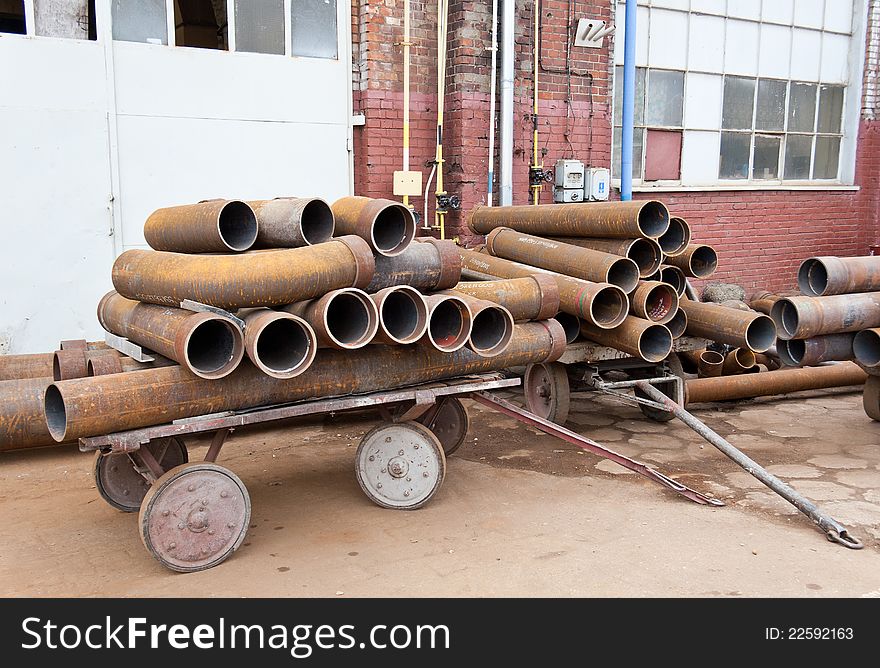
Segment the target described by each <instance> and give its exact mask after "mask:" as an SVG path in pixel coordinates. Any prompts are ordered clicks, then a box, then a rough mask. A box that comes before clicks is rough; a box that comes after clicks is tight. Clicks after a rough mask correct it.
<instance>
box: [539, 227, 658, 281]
mask: <svg viewBox="0 0 880 668" xmlns="http://www.w3.org/2000/svg"><path fill="white" fill-rule="evenodd" d="M548 238H549V239H552V240H553V241H559V242H561V243H565V244H571V245H572V246H580V247H581V248H590V249H592V250H597V251H601V252H603V253H611V254H612V255H620V256H621V257H628V258H629V259H630V260H632V261H633V262H635V263H636V266H638V268H639V276H640V277H641V278H646V277H648V276H650V275H652V274H653V273H655V272H656V271H657V270H658V269H660V264H661V263H662V262H663V251H662V250H661V249H660V244H658V243H657V242H656V241H655V240H654V239H647V238H642V237H640V238H638V239H600V238H596V237H548Z"/></svg>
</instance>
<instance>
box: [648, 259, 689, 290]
mask: <svg viewBox="0 0 880 668" xmlns="http://www.w3.org/2000/svg"><path fill="white" fill-rule="evenodd" d="M647 280H649V281H660V282H662V283H668V284H669V285H671V286H672V287H673V288H675V291H676V292H677V293H678V296H679V297H683V296H684V293H685V290H686V289H687V276H685V275H684V272H683V271H682V270H681V269H679V268H678V267H673V266H671V265H668V264H665V265H662V266H661V267H660V271H658V272H657V273H656V274H654V275H653V276H651V277H649V278H648V279H647Z"/></svg>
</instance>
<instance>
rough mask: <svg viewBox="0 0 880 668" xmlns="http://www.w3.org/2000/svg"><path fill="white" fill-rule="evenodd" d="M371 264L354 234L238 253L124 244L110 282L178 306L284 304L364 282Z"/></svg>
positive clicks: (136, 295) (126, 292) (127, 293)
mask: <svg viewBox="0 0 880 668" xmlns="http://www.w3.org/2000/svg"><path fill="white" fill-rule="evenodd" d="M374 269H375V263H374V261H373V253H372V252H371V251H370V247H369V245H368V244H367V243H366V242H365V241H364V240H363V239H361V238H360V237H356V236H347V237H341V238H339V239H334V240H333V241H328V242H327V243H323V244H318V245H316V246H307V247H305V248H285V249H281V250H265V251H254V252H251V253H242V254H238V255H185V254H182V253H164V252H160V251H147V250H128V251H125V252H124V253H122V255H120V256H119V257H118V258H116V262H114V263H113V286H114V287H115V288H116V291H117V292H118V293H119V294H121V295H122V296H124V297H128V298H129V299H137V300H139V301H142V302H151V303H153V304H163V305H166V306H175V307H177V306H180V302H182V301H183V300H184V299H192V300H194V301H197V302H201V303H202V304H209V305H211V306H218V307H220V308H224V309H238V308H248V307H254V306H283V305H285V304H291V303H293V302H298V301H302V300H304V299H312V298H314V297H319V296H321V295H323V294H325V293H326V292H328V291H329V290H335V289H337V288H344V287H350V286H353V287H364V286H366V285H367V284H369V282H370V280H371V279H372V277H373V270H374Z"/></svg>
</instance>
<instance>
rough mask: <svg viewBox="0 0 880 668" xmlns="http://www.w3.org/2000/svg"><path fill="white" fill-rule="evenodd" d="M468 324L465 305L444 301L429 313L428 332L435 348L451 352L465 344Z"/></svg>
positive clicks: (451, 300) (450, 300) (468, 319)
mask: <svg viewBox="0 0 880 668" xmlns="http://www.w3.org/2000/svg"><path fill="white" fill-rule="evenodd" d="M470 324H471V323H470V316H469V314H468V312H467V310H466V308H465V305H464V304H463V303H461V302H459V301H457V300H454V299H446V300H444V301H442V302H440V303H439V304H437V305H436V306H435V307H434V310H433V311H431V319H430V322H429V323H428V331H429V333H430V337H431V341H433V342H434V345H436V346H437V348H439V349H440V350H443V351H445V352H452V351H454V350H458V349H459V348H461V347H462V346H463V345H464V344H465V343H467V340H468V336H469V334H470V332H469V330H470Z"/></svg>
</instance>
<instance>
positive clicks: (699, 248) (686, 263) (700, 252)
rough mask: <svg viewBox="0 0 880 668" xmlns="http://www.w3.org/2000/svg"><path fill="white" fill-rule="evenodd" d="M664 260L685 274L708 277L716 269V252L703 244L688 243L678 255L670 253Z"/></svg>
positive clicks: (693, 276) (694, 276)
mask: <svg viewBox="0 0 880 668" xmlns="http://www.w3.org/2000/svg"><path fill="white" fill-rule="evenodd" d="M666 262H667V263H668V264H670V265H672V266H673V267H678V268H679V269H681V270H682V271H683V272H684V274H685V276H690V277H692V278H708V277H709V276H711V275H712V274H714V273H715V270H716V269H718V253H716V252H715V249H714V248H712V247H711V246H706V245H705V244H690V245H689V246H688V247H687V248H685V249H684V250H683V251H682V252H681V253H679V254H678V255H670V256H669V257H667V258H666Z"/></svg>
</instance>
